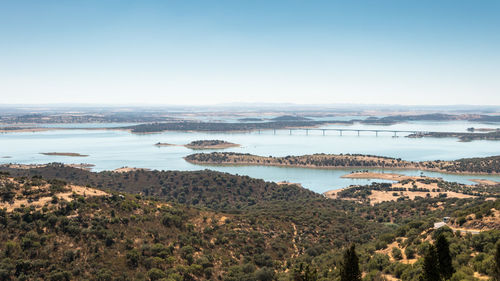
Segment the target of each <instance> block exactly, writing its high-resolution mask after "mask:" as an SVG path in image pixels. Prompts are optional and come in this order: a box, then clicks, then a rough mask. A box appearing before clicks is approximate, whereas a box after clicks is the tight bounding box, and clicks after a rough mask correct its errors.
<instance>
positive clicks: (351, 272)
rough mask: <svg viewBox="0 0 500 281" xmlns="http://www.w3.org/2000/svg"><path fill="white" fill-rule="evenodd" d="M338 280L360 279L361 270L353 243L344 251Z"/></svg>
mask: <svg viewBox="0 0 500 281" xmlns="http://www.w3.org/2000/svg"><path fill="white" fill-rule="evenodd" d="M340 281H361V271H360V270H359V261H358V256H357V255H356V246H355V245H354V244H352V245H351V246H350V247H349V248H348V249H347V250H346V251H345V252H344V261H343V263H342V267H341V268H340Z"/></svg>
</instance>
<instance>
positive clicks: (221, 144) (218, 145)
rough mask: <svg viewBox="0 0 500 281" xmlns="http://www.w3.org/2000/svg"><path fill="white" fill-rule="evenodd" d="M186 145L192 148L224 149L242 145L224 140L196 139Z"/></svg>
mask: <svg viewBox="0 0 500 281" xmlns="http://www.w3.org/2000/svg"><path fill="white" fill-rule="evenodd" d="M184 146H185V147H187V148H191V149H222V148H229V147H238V146H240V145H239V144H236V143H232V142H227V141H223V140H196V141H192V142H190V143H188V144H186V145H184Z"/></svg>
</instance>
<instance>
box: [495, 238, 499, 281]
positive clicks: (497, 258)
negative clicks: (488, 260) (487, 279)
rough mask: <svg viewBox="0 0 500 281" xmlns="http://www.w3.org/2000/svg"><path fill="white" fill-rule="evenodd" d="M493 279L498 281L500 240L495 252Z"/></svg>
mask: <svg viewBox="0 0 500 281" xmlns="http://www.w3.org/2000/svg"><path fill="white" fill-rule="evenodd" d="M493 280H495V281H500V242H498V243H497V251H496V253H495V269H494V270H493Z"/></svg>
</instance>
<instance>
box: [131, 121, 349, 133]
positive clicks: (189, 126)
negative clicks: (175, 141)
mask: <svg viewBox="0 0 500 281" xmlns="http://www.w3.org/2000/svg"><path fill="white" fill-rule="evenodd" d="M329 122H335V123H344V124H352V122H351V121H328V122H326V121H307V120H305V121H301V120H298V121H293V120H286V121H272V122H245V123H239V122H238V123H221V122H191V121H180V122H169V123H166V122H165V123H148V124H140V125H135V126H129V127H123V128H125V129H130V130H131V131H132V132H134V133H151V132H163V131H202V132H203V131H204V132H226V131H254V130H272V129H276V130H278V129H287V128H297V127H314V126H319V125H324V124H327V123H329Z"/></svg>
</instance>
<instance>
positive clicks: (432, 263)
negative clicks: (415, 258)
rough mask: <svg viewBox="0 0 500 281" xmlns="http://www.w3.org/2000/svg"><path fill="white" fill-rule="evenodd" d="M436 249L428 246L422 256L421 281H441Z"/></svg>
mask: <svg viewBox="0 0 500 281" xmlns="http://www.w3.org/2000/svg"><path fill="white" fill-rule="evenodd" d="M438 262H439V260H438V255H437V252H436V247H434V246H433V245H430V246H429V248H428V249H427V252H426V253H425V256H424V272H423V275H422V277H423V278H422V280H423V281H439V280H441V277H440V274H439V264H438Z"/></svg>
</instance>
